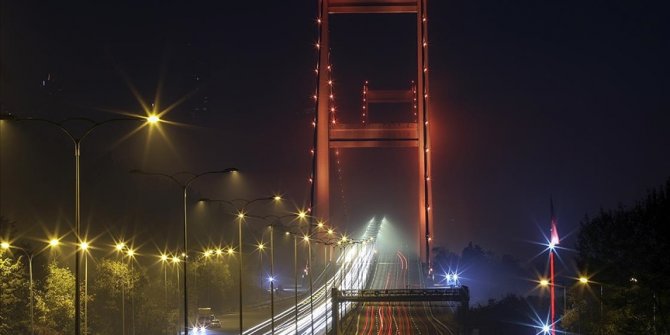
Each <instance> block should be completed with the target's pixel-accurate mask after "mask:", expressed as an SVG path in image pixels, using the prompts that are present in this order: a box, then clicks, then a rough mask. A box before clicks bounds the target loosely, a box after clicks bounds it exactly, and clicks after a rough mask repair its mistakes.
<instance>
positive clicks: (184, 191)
mask: <svg viewBox="0 0 670 335" xmlns="http://www.w3.org/2000/svg"><path fill="white" fill-rule="evenodd" d="M237 171H239V170H238V169H237V168H227V169H224V170H216V171H207V172H202V173H199V174H194V173H190V172H179V173H175V174H172V175H169V174H165V173H159V172H145V171H142V170H131V171H130V173H136V174H143V175H149V176H158V177H163V178H167V179H169V180H171V181H172V182H174V183H175V184H177V185H178V186H179V187H180V188H181V190H182V194H183V197H182V205H183V207H182V211H183V214H184V216H183V225H184V334H185V335H188V286H187V279H186V278H187V277H188V272H187V264H188V212H187V208H186V200H187V196H188V188H189V186H190V185H191V184H192V183H193V182H194V181H196V179H198V178H200V177H202V176H206V175H211V174H224V173H231V172H237ZM181 174H188V175H191V177H190V178H189V179H187V180H186V181H184V182H182V181H180V180H179V179H177V177H176V176H177V175H181ZM77 335H78V334H77Z"/></svg>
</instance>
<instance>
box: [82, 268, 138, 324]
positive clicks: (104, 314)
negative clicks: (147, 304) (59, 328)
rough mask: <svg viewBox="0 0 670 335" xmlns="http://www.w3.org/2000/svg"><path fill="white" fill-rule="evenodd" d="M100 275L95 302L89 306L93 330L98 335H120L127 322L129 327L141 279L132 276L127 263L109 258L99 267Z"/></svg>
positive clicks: (98, 273)
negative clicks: (132, 300) (132, 294)
mask: <svg viewBox="0 0 670 335" xmlns="http://www.w3.org/2000/svg"><path fill="white" fill-rule="evenodd" d="M96 272H97V276H96V278H95V281H94V283H93V285H92V287H91V288H92V292H93V293H92V294H93V296H94V301H93V303H92V304H91V305H90V306H89V309H90V310H91V312H90V314H91V317H90V318H89V322H90V323H91V326H90V327H91V329H93V330H94V331H95V333H97V334H103V335H104V334H109V335H114V334H119V333H121V331H120V330H121V329H122V326H123V325H122V323H123V322H122V320H123V319H124V318H125V320H126V327H129V324H130V320H131V319H130V317H131V314H130V307H129V306H130V305H129V303H130V292H131V291H136V290H135V289H136V284H137V282H138V281H139V275H138V274H137V273H133V272H131V268H130V266H129V265H128V263H127V262H123V261H117V260H111V259H106V258H105V259H102V260H101V261H100V262H99V263H98V265H97V271H96Z"/></svg>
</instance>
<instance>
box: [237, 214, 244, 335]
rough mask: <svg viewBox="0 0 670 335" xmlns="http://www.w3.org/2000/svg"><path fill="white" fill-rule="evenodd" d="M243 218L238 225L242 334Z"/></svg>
mask: <svg viewBox="0 0 670 335" xmlns="http://www.w3.org/2000/svg"><path fill="white" fill-rule="evenodd" d="M242 219H243V217H240V218H239V221H240V222H239V224H238V225H237V227H238V238H239V240H238V243H239V246H240V257H239V265H240V266H239V268H238V279H239V281H240V293H239V298H240V299H239V305H240V306H239V308H240V320H239V321H240V335H242V333H243V330H244V322H243V315H244V313H243V312H242V289H243V288H244V285H243V283H242V266H243V264H244V263H243V262H242V244H243V243H242V223H243V221H242Z"/></svg>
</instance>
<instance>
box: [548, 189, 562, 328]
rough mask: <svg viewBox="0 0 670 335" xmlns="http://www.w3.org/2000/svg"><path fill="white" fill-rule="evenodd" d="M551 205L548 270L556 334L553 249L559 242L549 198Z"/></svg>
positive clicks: (552, 315) (553, 326)
mask: <svg viewBox="0 0 670 335" xmlns="http://www.w3.org/2000/svg"><path fill="white" fill-rule="evenodd" d="M549 204H550V206H551V237H550V238H551V240H550V241H549V272H550V277H551V278H550V280H551V284H550V287H549V289H550V291H549V292H551V293H550V295H551V335H556V294H555V292H554V289H555V287H556V282H555V279H554V249H555V248H556V245H558V244H559V243H560V240H559V238H558V230H556V215H555V214H554V201H553V200H552V199H550V200H549Z"/></svg>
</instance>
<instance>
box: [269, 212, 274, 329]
mask: <svg viewBox="0 0 670 335" xmlns="http://www.w3.org/2000/svg"><path fill="white" fill-rule="evenodd" d="M274 235H275V234H274V227H273V226H272V224H270V327H271V330H272V332H271V334H274V333H275V245H274Z"/></svg>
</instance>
